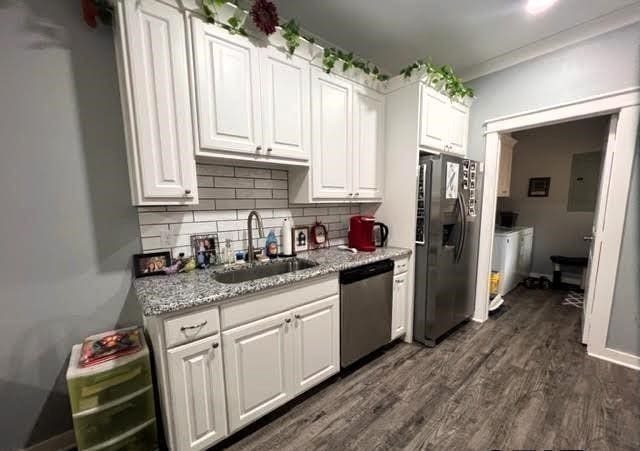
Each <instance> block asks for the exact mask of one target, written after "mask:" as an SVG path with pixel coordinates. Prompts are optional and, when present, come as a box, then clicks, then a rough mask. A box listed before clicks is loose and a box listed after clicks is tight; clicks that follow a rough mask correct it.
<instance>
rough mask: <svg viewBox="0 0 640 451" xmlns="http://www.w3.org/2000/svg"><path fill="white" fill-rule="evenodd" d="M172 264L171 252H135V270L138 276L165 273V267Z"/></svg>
mask: <svg viewBox="0 0 640 451" xmlns="http://www.w3.org/2000/svg"><path fill="white" fill-rule="evenodd" d="M169 266H171V252H169V251H164V252H150V253H147V254H134V256H133V270H134V275H135V277H136V278H139V277H148V276H159V275H164V274H165V272H164V269H165V268H168V267H169Z"/></svg>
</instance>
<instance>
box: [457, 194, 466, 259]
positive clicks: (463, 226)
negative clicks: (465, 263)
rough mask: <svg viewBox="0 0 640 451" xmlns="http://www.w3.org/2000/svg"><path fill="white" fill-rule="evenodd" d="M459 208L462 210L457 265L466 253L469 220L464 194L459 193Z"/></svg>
mask: <svg viewBox="0 0 640 451" xmlns="http://www.w3.org/2000/svg"><path fill="white" fill-rule="evenodd" d="M458 207H459V210H460V227H461V233H460V239H459V240H458V252H457V254H456V259H455V261H456V263H457V262H459V261H460V259H461V258H462V252H463V251H464V245H465V242H466V239H467V218H466V208H465V207H466V206H465V202H464V198H463V197H462V193H458Z"/></svg>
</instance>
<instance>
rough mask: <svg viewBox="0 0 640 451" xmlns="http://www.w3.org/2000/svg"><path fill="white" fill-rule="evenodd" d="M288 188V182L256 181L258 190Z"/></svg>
mask: <svg viewBox="0 0 640 451" xmlns="http://www.w3.org/2000/svg"><path fill="white" fill-rule="evenodd" d="M288 187H289V184H288V183H287V181H286V180H261V179H258V180H256V188H267V189H269V188H271V189H287V188H288Z"/></svg>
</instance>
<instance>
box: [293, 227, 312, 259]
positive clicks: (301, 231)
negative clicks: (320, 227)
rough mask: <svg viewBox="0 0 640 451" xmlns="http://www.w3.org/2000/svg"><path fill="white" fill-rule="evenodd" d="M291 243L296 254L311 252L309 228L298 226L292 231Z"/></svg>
mask: <svg viewBox="0 0 640 451" xmlns="http://www.w3.org/2000/svg"><path fill="white" fill-rule="evenodd" d="M291 243H293V253H294V254H297V253H298V252H304V251H306V250H309V227H307V226H298V227H294V228H293V229H291Z"/></svg>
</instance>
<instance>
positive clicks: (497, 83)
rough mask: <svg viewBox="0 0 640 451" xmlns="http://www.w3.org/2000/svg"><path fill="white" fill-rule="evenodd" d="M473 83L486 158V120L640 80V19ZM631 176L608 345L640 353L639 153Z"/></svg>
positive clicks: (472, 141) (480, 150) (474, 141)
mask: <svg viewBox="0 0 640 451" xmlns="http://www.w3.org/2000/svg"><path fill="white" fill-rule="evenodd" d="M470 85H471V86H472V87H473V88H474V89H475V90H476V95H477V97H478V98H477V99H476V101H475V103H474V104H473V106H472V108H471V124H470V136H469V149H470V155H471V157H472V158H475V159H481V160H482V159H484V138H483V136H482V124H483V123H484V122H485V121H486V120H489V119H493V118H497V117H500V116H504V115H508V114H513V113H518V112H521V111H526V110H530V109H535V108H540V107H544V106H550V105H555V104H558V103H562V102H568V101H571V100H576V99H580V98H584V97H588V96H593V95H597V94H602V93H606V92H611V91H616V90H620V89H624V88H629V87H633V86H638V85H640V24H634V25H631V26H628V27H626V28H622V29H620V30H616V31H613V32H610V33H607V34H604V35H601V36H598V37H595V38H592V39H589V40H587V41H583V42H582V43H579V44H577V45H574V46H571V47H567V48H564V49H561V50H559V51H556V52H553V53H550V54H548V55H545V56H542V57H539V58H536V59H534V60H531V61H527V62H525V63H522V64H518V65H516V66H513V67H511V68H509V69H505V70H503V71H501V72H497V73H494V74H490V75H487V76H485V77H481V78H478V79H476V80H474V81H472V82H471V83H470ZM632 177H633V180H634V185H633V190H634V191H633V193H632V199H631V201H635V203H630V204H629V209H628V210H627V218H626V224H625V237H624V242H623V248H622V256H621V262H622V263H623V265H621V266H622V268H621V271H620V272H619V274H618V280H617V286H616V294H615V298H614V304H613V312H612V317H611V323H610V331H611V333H610V334H609V338H608V345H609V346H610V347H613V348H614V349H618V350H621V351H625V352H630V353H632V354H635V355H640V321H639V319H638V317H639V316H640V315H639V307H638V303H639V302H640V301H639V299H640V296H639V294H640V287H639V286H638V271H637V268H638V257H639V256H638V253H639V252H640V251H639V249H640V239H639V238H640V237H639V236H638V232H637V231H638V229H639V228H640V209H639V208H638V200H639V199H638V179H639V178H640V168H639V165H638V163H637V158H636V163H635V166H634V171H633V175H632ZM629 268H636V270H635V271H633V270H632V269H629ZM613 331H615V332H613Z"/></svg>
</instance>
